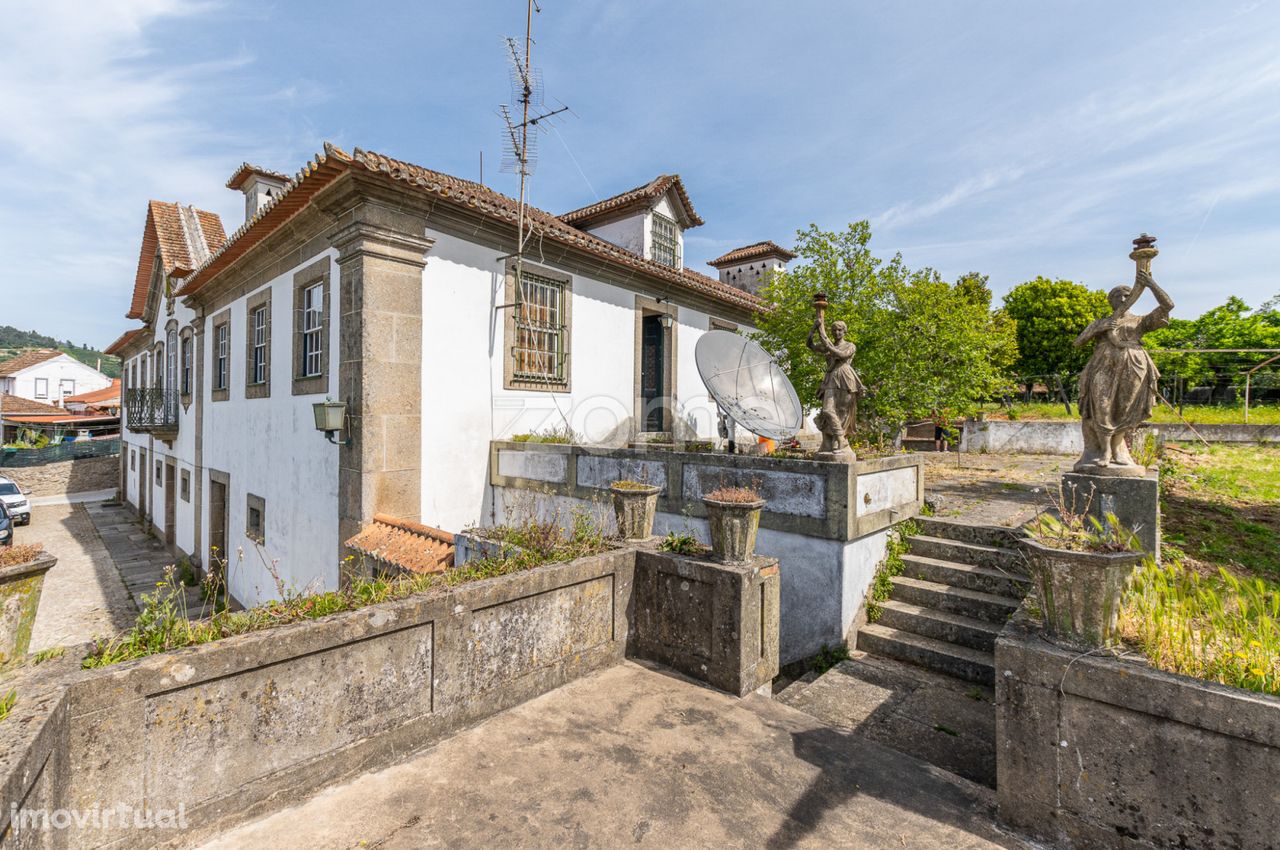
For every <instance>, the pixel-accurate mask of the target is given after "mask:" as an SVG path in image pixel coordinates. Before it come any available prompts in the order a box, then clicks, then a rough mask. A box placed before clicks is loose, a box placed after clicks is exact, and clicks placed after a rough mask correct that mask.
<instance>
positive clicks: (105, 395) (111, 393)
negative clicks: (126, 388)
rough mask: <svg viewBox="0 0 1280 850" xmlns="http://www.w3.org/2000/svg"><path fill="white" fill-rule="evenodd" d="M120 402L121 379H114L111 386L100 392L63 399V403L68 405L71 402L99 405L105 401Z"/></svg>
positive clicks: (95, 391)
mask: <svg viewBox="0 0 1280 850" xmlns="http://www.w3.org/2000/svg"><path fill="white" fill-rule="evenodd" d="M119 400H120V379H119V378H112V380H111V386H109V387H103V388H102V389H100V390H91V391H89V392H87V393H80V394H78V395H69V396H66V397H65V398H63V399H62V403H63V404H66V403H67V402H69V401H74V402H79V403H81V404H98V403H100V402H104V401H119Z"/></svg>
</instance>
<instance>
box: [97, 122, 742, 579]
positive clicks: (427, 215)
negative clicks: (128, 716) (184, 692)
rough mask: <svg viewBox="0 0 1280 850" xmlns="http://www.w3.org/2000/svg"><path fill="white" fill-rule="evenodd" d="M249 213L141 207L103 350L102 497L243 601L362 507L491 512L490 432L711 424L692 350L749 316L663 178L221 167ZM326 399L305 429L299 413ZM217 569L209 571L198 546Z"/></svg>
mask: <svg viewBox="0 0 1280 850" xmlns="http://www.w3.org/2000/svg"><path fill="white" fill-rule="evenodd" d="M228 186H229V187H231V188H235V189H238V190H240V191H242V192H244V194H245V204H246V212H247V214H248V220H247V221H246V222H245V224H244V225H243V226H242V227H240V228H239V229H238V230H237V231H236V232H235V233H233V234H232V235H231V236H230V237H229V238H228V237H226V236H224V232H223V228H222V225H221V222H219V221H218V219H217V216H214V215H213V214H211V213H207V212H203V211H200V210H196V209H194V208H190V207H182V206H179V205H177V204H162V203H159V202H155V201H153V202H152V203H151V205H150V207H149V210H148V216H147V222H146V226H145V229H144V234H143V245H142V252H141V256H140V259H139V265H138V273H137V277H136V279H135V286H134V294H133V302H132V306H131V309H130V311H129V314H128V315H129V317H130V318H136V319H141V320H142V322H143V325H142V326H141V327H138V328H136V329H134V330H132V331H129V332H128V333H126V334H125V335H124V336H122V337H121V338H120V339H119V340H118V341H117V342H116V343H114V344H113V345H112V346H111V348H109V349H108V351H109V352H110V353H117V354H119V355H120V356H121V357H122V358H123V362H124V387H125V391H124V407H125V410H124V415H125V418H124V439H125V447H124V451H123V452H122V469H121V490H122V493H123V495H124V497H125V498H126V499H127V500H128V502H129V503H130V504H132V505H134V506H135V507H137V508H138V510H139V511H140V513H141V514H142V515H143V516H144V517H146V518H147V519H148V520H149V521H150V522H151V523H152V524H153V526H154V527H155V528H156V530H157V532H158V533H160V534H162V535H163V536H164V537H165V539H166V540H167V541H168V542H169V543H170V544H171V545H172V546H173V548H174V549H175V550H178V551H180V552H182V553H184V554H186V555H188V556H190V557H191V558H192V559H193V560H194V561H195V562H197V563H201V564H203V565H205V566H206V567H207V566H209V565H210V563H211V561H210V559H209V557H208V553H209V552H210V550H211V549H216V551H217V553H218V555H217V560H225V561H226V562H227V563H226V571H227V572H226V575H227V581H228V585H229V587H230V589H231V591H232V594H233V595H234V596H235V597H236V599H237V600H238V601H240V602H241V603H244V604H253V603H256V602H259V601H262V600H265V599H269V598H273V597H276V596H277V595H278V594H279V593H280V592H281V590H282V589H283V590H303V589H307V588H321V587H323V588H332V587H335V586H337V585H338V583H339V582H340V581H341V580H342V569H343V568H342V563H343V562H342V557H343V555H344V553H345V552H346V547H345V545H344V544H345V541H347V540H349V539H351V538H353V537H354V536H356V535H357V534H359V533H361V532H362V531H364V530H366V529H367V527H369V526H370V525H371V524H373V523H374V515H375V514H379V515H382V516H389V517H394V518H395V519H397V520H399V521H403V522H405V523H409V524H414V523H426V524H428V525H430V526H433V527H436V528H439V529H444V530H447V531H450V532H454V531H459V530H461V529H462V528H464V527H466V526H468V525H473V524H476V523H480V522H486V521H492V520H493V519H494V517H493V516H492V513H493V509H494V508H493V494H492V492H491V491H490V488H489V486H488V483H487V482H488V462H489V446H490V441H491V440H494V439H499V438H505V437H510V436H512V435H514V434H519V433H522V432H532V431H539V430H544V429H550V428H563V427H565V426H568V427H570V428H572V429H573V430H574V431H576V432H577V433H579V434H582V435H584V436H585V437H586V438H587V439H588V440H589V441H590V442H593V443H610V444H615V445H625V444H626V443H628V442H633V441H640V440H667V439H673V438H677V439H678V438H689V437H694V436H697V437H701V438H714V437H715V435H716V417H715V408H714V404H712V403H711V402H710V400H709V399H708V398H707V397H706V391H705V389H704V388H703V385H702V382H701V380H700V379H699V377H698V373H697V370H696V368H695V365H694V361H693V350H694V345H695V344H696V342H697V340H698V338H699V337H700V336H701V335H702V334H703V333H705V332H707V331H708V330H709V329H712V328H728V329H733V328H737V327H742V326H745V325H748V324H749V323H750V321H751V320H752V316H753V314H754V312H755V310H756V309H757V308H758V307H759V306H760V302H759V300H758V299H757V297H756V296H755V295H754V294H752V293H751V292H749V291H747V289H746V288H745V287H737V286H733V285H728V284H725V283H723V282H721V281H719V280H716V279H714V278H711V277H708V276H706V275H703V274H701V273H698V272H695V271H692V270H690V269H686V268H684V267H683V264H682V256H683V246H684V231H685V230H686V229H687V228H690V227H695V226H697V225H699V224H701V223H702V219H701V218H700V217H699V216H698V215H697V213H696V212H695V211H694V209H693V206H692V204H691V202H690V201H689V197H688V195H687V193H686V192H685V189H684V186H683V184H682V182H681V181H680V178H679V177H677V176H674V175H665V176H662V177H659V178H657V179H655V180H653V181H651V182H649V183H647V184H645V185H644V186H641V187H638V188H637V189H634V190H632V191H630V192H626V193H623V194H622V195H618V196H616V197H614V198H609V199H607V200H605V201H601V202H599V203H596V204H592V205H591V206H588V207H584V208H582V209H580V210H575V211H573V212H571V213H567V214H564V215H561V216H556V215H553V214H551V213H547V212H543V211H541V210H537V209H530V210H529V211H528V222H527V224H526V227H528V226H529V225H530V224H531V225H532V236H531V237H530V238H529V239H528V241H527V244H526V246H525V252H524V261H523V265H522V273H521V276H520V279H519V280H517V275H516V269H515V262H514V260H513V255H514V254H515V247H516V245H515V242H516V219H517V214H518V205H517V203H516V202H515V201H513V200H512V199H511V198H508V197H506V196H504V195H501V194H499V193H497V192H495V191H493V190H492V189H489V188H487V187H485V186H482V185H480V184H477V183H473V182H470V181H466V180H461V179H458V178H455V177H451V176H449V175H445V174H441V173H439V172H435V171H430V170H428V169H425V168H422V167H420V166H416V165H412V164H409V163H405V162H401V161H398V160H394V159H391V158H389V157H385V156H382V155H379V154H375V153H372V152H367V151H362V150H359V149H357V150H355V152H354V153H352V154H348V153H345V152H343V151H341V150H338V149H337V148H334V147H332V146H326V148H325V151H324V153H323V154H320V155H319V156H317V157H316V158H315V159H314V161H312V162H310V163H308V164H307V166H306V167H305V168H304V169H303V170H302V171H300V172H299V173H298V174H297V175H296V176H295V177H293V178H287V177H285V176H284V175H282V174H278V173H275V172H271V171H267V170H265V169H261V168H257V167H254V166H250V165H247V164H246V165H244V166H242V167H241V168H240V169H239V170H238V171H237V172H236V174H235V175H233V176H232V179H231V180H230V181H229V182H228ZM325 400H335V401H341V402H344V403H345V404H346V421H345V427H344V428H343V430H342V431H340V432H338V433H337V434H330V435H326V434H324V433H321V432H320V431H318V430H317V429H316V425H315V419H314V413H313V405H315V404H316V403H317V402H323V401H325ZM214 563H216V561H215V562H214Z"/></svg>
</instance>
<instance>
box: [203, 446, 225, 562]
mask: <svg viewBox="0 0 1280 850" xmlns="http://www.w3.org/2000/svg"><path fill="white" fill-rule="evenodd" d="M228 483H229V479H228V478H227V477H226V476H225V475H224V474H222V473H220V472H213V471H212V470H210V472H209V560H208V562H207V563H208V565H209V567H208V569H207V570H206V572H208V573H209V575H211V576H214V577H215V585H214V586H215V587H217V586H218V585H219V584H220V583H221V582H222V581H223V580H224V579H225V578H226V577H225V576H224V575H223V574H222V565H223V564H225V563H226V560H227V485H228Z"/></svg>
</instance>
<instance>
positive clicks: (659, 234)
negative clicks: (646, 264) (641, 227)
mask: <svg viewBox="0 0 1280 850" xmlns="http://www.w3.org/2000/svg"><path fill="white" fill-rule="evenodd" d="M652 243H653V249H652V252H651V253H652V254H653V261H654V262H656V263H662V264H663V265H664V266H670V267H671V268H673V269H678V268H680V237H679V234H678V232H677V230H676V223H675V222H674V221H673V220H671V219H669V218H667V217H666V216H665V215H662V214H661V213H654V214H653V227H652Z"/></svg>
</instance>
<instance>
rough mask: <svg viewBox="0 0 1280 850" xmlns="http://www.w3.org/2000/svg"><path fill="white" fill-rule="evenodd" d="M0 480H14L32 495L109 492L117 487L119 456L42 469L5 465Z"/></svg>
mask: <svg viewBox="0 0 1280 850" xmlns="http://www.w3.org/2000/svg"><path fill="white" fill-rule="evenodd" d="M0 477H3V478H11V479H13V480H14V481H16V482H17V483H18V486H19V487H21V488H22V489H23V490H26V491H29V492H30V493H31V495H32V496H62V495H65V494H67V493H88V492H92V491H94V490H112V489H115V488H117V487H119V486H120V456H119V455H106V456H103V457H88V458H81V459H79V460H64V461H60V462H58V463H46V464H45V465H44V466H6V467H4V468H3V469H0Z"/></svg>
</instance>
